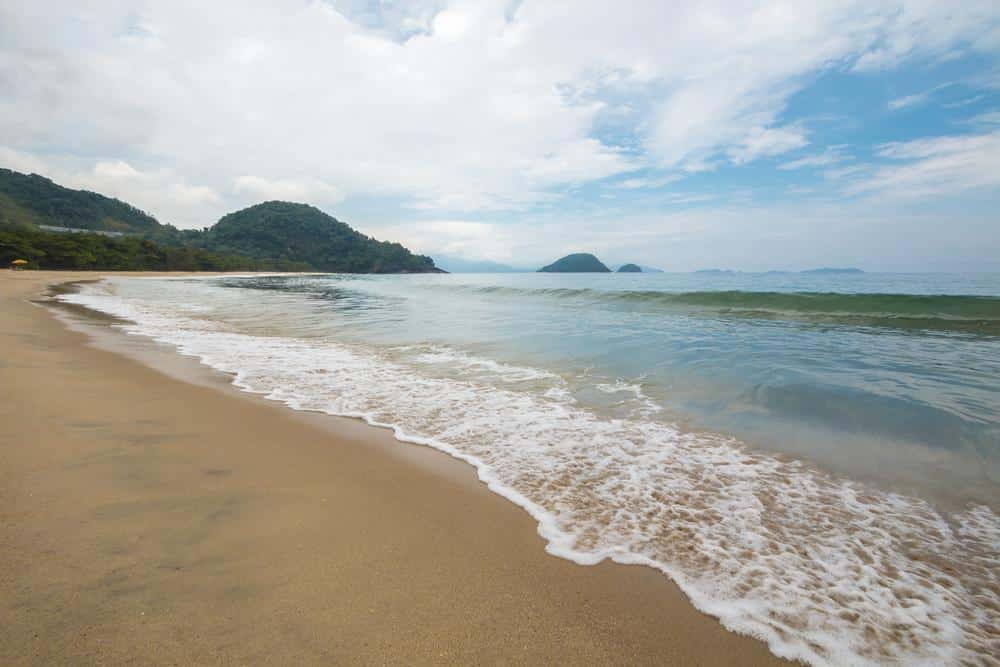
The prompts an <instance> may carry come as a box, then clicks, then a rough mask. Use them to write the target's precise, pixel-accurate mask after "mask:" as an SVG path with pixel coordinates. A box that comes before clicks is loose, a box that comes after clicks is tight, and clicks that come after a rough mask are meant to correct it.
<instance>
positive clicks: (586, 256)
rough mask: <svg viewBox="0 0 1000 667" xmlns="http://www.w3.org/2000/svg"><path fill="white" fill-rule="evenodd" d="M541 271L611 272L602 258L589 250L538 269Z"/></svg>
mask: <svg viewBox="0 0 1000 667" xmlns="http://www.w3.org/2000/svg"><path fill="white" fill-rule="evenodd" d="M538 272H539V273H611V269H609V268H608V267H606V266H605V265H604V264H603V263H602V262H601V260H599V259H597V257H595V256H593V255H591V254H590V253H589V252H577V253H573V254H572V255H566V256H565V257H563V258H561V259H557V260H556V261H554V262H552V263H551V264H549V265H548V266H543V267H542V268H540V269H538Z"/></svg>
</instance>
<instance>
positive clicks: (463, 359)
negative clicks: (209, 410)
mask: <svg viewBox="0 0 1000 667" xmlns="http://www.w3.org/2000/svg"><path fill="white" fill-rule="evenodd" d="M62 298H63V299H65V300H67V301H71V302H74V303H78V304H81V305H85V306H88V307H91V308H94V309H97V310H100V311H103V312H106V313H110V314H113V315H116V316H118V317H121V318H124V319H125V320H128V323H126V324H123V325H121V326H122V327H123V328H124V329H125V330H126V331H128V332H129V333H134V334H141V335H145V336H150V337H153V338H155V339H157V340H160V341H163V342H166V343H169V344H171V345H174V346H176V347H177V348H178V349H179V350H180V351H181V352H182V353H184V354H189V355H194V356H197V357H198V358H200V359H201V360H202V361H203V362H204V363H205V364H207V365H209V366H212V367H214V368H217V369H220V370H223V371H226V372H228V373H232V374H233V375H234V383H235V384H236V385H237V386H239V387H241V388H243V389H245V390H247V391H252V392H258V393H262V394H265V395H267V396H268V397H269V398H272V399H274V400H278V401H282V402H284V403H286V404H287V405H289V406H290V407H292V408H295V409H302V410H316V411H322V412H326V413H330V414H337V415H347V416H354V417H359V418H362V419H365V420H367V421H368V422H370V423H372V424H377V425H382V426H387V427H390V428H392V429H394V431H395V433H396V435H397V437H398V438H399V439H400V440H402V441H406V442H411V443H419V444H424V445H429V446H432V447H436V448H438V449H441V450H443V451H445V452H447V453H449V454H451V455H453V456H456V457H458V458H461V459H463V460H465V461H468V462H469V463H471V464H472V465H474V466H475V467H476V469H477V470H478V473H479V476H480V478H481V479H483V480H484V481H485V482H486V483H487V484H488V485H489V487H490V488H491V489H492V490H494V491H495V492H497V493H500V494H502V495H504V496H506V497H507V498H509V499H511V500H512V501H513V502H515V503H517V504H519V505H521V506H522V507H523V508H525V509H526V510H527V511H528V512H530V513H531V514H532V516H534V517H535V519H536V520H537V521H538V524H539V532H540V533H541V534H542V536H543V537H544V538H545V539H546V540H547V541H548V550H549V551H550V552H551V553H553V554H555V555H558V556H562V557H565V558H569V559H572V560H574V561H576V562H579V563H583V564H590V563H596V562H599V561H600V560H602V559H605V558H611V559H613V560H615V561H618V562H622V563H641V564H645V565H648V566H651V567H654V568H657V569H659V570H661V571H662V572H664V573H665V574H666V575H667V576H669V577H670V578H672V579H673V580H674V581H676V582H677V583H678V584H679V585H680V586H681V588H682V589H683V590H684V591H685V592H686V593H687V595H688V596H689V597H690V598H691V600H692V602H693V603H694V604H695V606H697V607H698V608H699V609H701V610H703V611H705V612H707V613H709V614H712V615H714V616H716V617H718V618H719V619H720V621H721V622H722V623H723V624H724V625H725V626H726V627H728V628H730V629H733V630H736V631H739V632H743V633H746V634H750V635H753V636H756V637H759V638H761V639H763V640H765V641H766V642H767V643H768V645H769V646H770V647H771V649H772V651H774V652H775V653H776V654H778V655H781V656H785V657H789V658H799V659H802V660H805V661H807V662H810V663H813V664H882V663H895V664H927V665H940V664H960V663H969V664H997V658H996V656H997V655H998V654H1000V630H998V629H1000V581H998V571H1000V518H998V515H997V512H998V511H1000V509H998V508H1000V275H997V274H980V275H943V274H925V275H901V274H850V275H816V274H738V273H737V274H575V275H568V274H564V275H552V274H506V275H471V274H467V275H412V276H358V275H308V276H302V275H298V276H252V277H216V278H190V279H188V278H185V279H128V278H113V279H108V280H105V281H103V282H101V283H97V284H90V285H86V286H84V287H83V288H82V289H81V291H80V292H79V293H77V294H71V295H66V296H63V297H62ZM400 446H406V445H403V444H401V445H400Z"/></svg>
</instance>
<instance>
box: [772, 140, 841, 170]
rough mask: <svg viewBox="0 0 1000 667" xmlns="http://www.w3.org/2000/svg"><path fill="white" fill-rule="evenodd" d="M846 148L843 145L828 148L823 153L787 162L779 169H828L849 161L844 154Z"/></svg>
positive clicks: (779, 166)
mask: <svg viewBox="0 0 1000 667" xmlns="http://www.w3.org/2000/svg"><path fill="white" fill-rule="evenodd" d="M845 148H846V146H843V145H840V146H828V147H827V148H826V150H824V151H823V152H822V153H815V154H813V155H806V156H805V157H800V158H798V159H797V160H792V161H790V162H785V163H783V164H780V165H778V169H781V170H783V171H789V170H792V169H803V168H805V167H828V166H830V165H834V164H838V163H840V162H843V161H844V160H846V159H848V158H847V155H846V154H845V152H844V149H845Z"/></svg>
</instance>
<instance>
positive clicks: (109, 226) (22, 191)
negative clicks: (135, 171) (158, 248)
mask: <svg viewBox="0 0 1000 667" xmlns="http://www.w3.org/2000/svg"><path fill="white" fill-rule="evenodd" d="M0 223H8V224H19V223H20V224H33V225H52V226H54V227H74V228H77V229H92V230H95V231H106V232H126V233H146V232H152V231H154V230H156V228H158V227H159V226H160V223H159V222H157V221H156V218H154V217H152V216H150V215H147V214H146V213H144V212H142V211H140V210H139V209H137V208H136V207H134V206H131V205H129V204H126V203H125V202H123V201H119V200H117V199H112V198H110V197H105V196H104V195H99V194H97V193H96V192H89V191H87V190H71V189H70V188H64V187H63V186H61V185H58V184H56V183H53V182H52V181H50V180H49V179H47V178H45V177H44V176H39V175H38V174H22V173H19V172H16V171H11V170H10V169H0Z"/></svg>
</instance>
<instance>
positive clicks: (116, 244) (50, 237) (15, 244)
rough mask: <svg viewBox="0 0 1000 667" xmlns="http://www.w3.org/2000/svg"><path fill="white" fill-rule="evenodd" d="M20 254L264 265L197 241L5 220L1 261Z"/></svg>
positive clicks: (122, 266) (49, 259)
mask: <svg viewBox="0 0 1000 667" xmlns="http://www.w3.org/2000/svg"><path fill="white" fill-rule="evenodd" d="M16 259H24V260H27V261H28V264H27V266H26V267H25V268H39V269H76V270H87V269H95V270H96V269H100V270H104V271H246V270H254V269H259V268H272V267H260V266H259V265H258V263H257V262H254V261H253V260H250V259H247V258H246V257H234V256H224V255H217V254H213V253H210V252H208V251H206V250H202V249H201V248H193V247H191V246H162V245H158V244H156V243H153V242H152V241H149V240H147V239H143V238H139V237H135V236H124V237H120V238H111V237H108V236H102V235H100V234H89V233H84V232H80V233H67V232H47V231H43V230H39V229H36V228H33V227H30V226H28V225H11V224H4V223H0V266H4V267H6V266H8V265H10V263H11V262H13V261H14V260H16Z"/></svg>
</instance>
